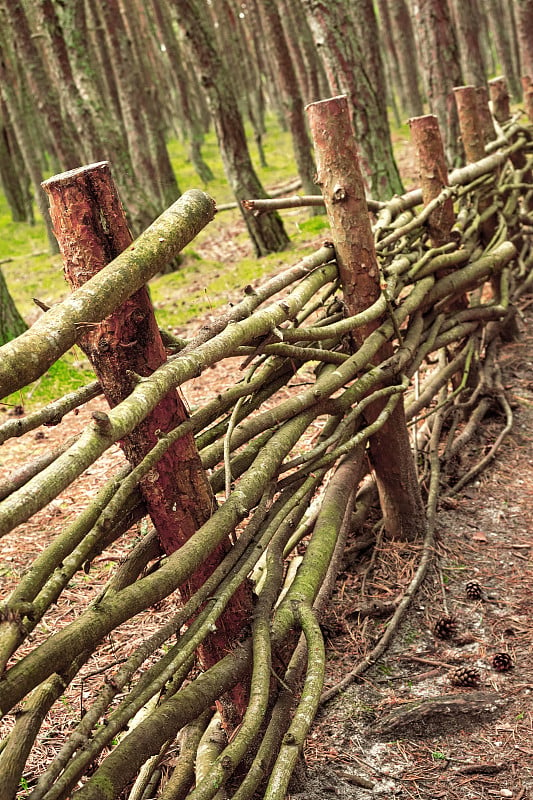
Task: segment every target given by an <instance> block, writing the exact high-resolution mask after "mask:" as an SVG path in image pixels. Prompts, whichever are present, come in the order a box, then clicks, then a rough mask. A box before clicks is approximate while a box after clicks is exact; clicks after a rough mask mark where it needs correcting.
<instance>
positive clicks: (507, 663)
mask: <svg viewBox="0 0 533 800" xmlns="http://www.w3.org/2000/svg"><path fill="white" fill-rule="evenodd" d="M492 666H493V667H494V669H496V670H498V672H507V671H508V670H510V669H512V668H513V659H512V658H511V656H510V655H509V653H494V655H493V656H492Z"/></svg>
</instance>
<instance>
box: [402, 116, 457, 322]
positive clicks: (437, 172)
mask: <svg viewBox="0 0 533 800" xmlns="http://www.w3.org/2000/svg"><path fill="white" fill-rule="evenodd" d="M409 127H410V129H411V136H412V137H413V144H414V146H415V150H416V157H417V161H418V175H419V179H420V188H421V189H422V200H423V203H424V206H427V205H428V203H430V202H431V201H432V200H434V199H435V198H436V197H438V196H439V194H440V193H441V192H442V190H443V189H444V188H445V187H446V186H448V185H449V183H448V169H447V167H446V157H445V155H444V144H443V141H442V136H441V132H440V128H439V122H438V119H437V117H436V116H435V115H434V114H425V115H424V116H422V117H412V118H411V119H410V120H409ZM454 223H455V212H454V210H453V200H452V198H451V197H450V198H448V199H447V200H445V201H444V203H442V204H441V205H440V206H438V208H436V209H435V210H434V211H432V212H431V214H430V215H429V220H428V227H429V235H430V237H431V243H432V245H433V246H434V247H441V246H442V245H444V244H447V243H448V242H449V241H451V238H452V237H451V232H452V228H453V225H454ZM450 272H451V270H439V272H437V278H443V277H445V276H446V275H448V274H449V273H450ZM467 305H468V298H467V296H466V295H464V296H462V297H457V298H456V299H455V300H453V302H450V304H449V305H448V306H447V308H449V309H452V308H454V309H457V308H466V307H467Z"/></svg>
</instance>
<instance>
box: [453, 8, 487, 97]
mask: <svg viewBox="0 0 533 800" xmlns="http://www.w3.org/2000/svg"><path fill="white" fill-rule="evenodd" d="M450 7H451V11H452V13H453V19H454V22H455V29H456V32H457V43H458V45H459V55H460V56H461V69H462V73H463V80H464V82H465V84H467V85H471V86H485V85H486V83H487V74H486V69H485V64H484V61H483V55H482V49H481V42H480V32H481V21H480V16H481V15H480V11H479V5H478V0H453V2H452V3H451V6H450Z"/></svg>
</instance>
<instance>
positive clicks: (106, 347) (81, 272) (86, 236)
mask: <svg viewBox="0 0 533 800" xmlns="http://www.w3.org/2000/svg"><path fill="white" fill-rule="evenodd" d="M45 188H46V191H47V193H48V196H49V198H50V203H51V205H50V213H51V216H52V219H53V222H54V230H55V232H56V236H57V238H58V241H59V244H60V248H61V253H62V255H63V260H64V265H65V276H66V278H67V281H68V282H69V284H70V286H71V288H72V289H77V288H79V287H80V286H82V285H83V284H85V283H86V282H87V281H88V280H89V279H90V278H92V277H93V275H95V274H96V273H97V272H99V271H100V270H101V269H102V268H103V267H105V266H106V264H108V263H109V262H110V261H112V260H113V259H114V258H115V257H116V256H118V255H119V254H120V253H121V252H123V251H124V250H126V249H127V248H128V247H130V246H131V244H132V237H131V234H130V232H129V230H128V227H127V223H126V219H125V216H124V211H123V209H122V205H121V203H120V200H119V197H118V193H117V191H116V189H115V186H114V183H113V182H112V179H111V174H110V170H109V165H108V164H107V162H100V163H99V164H94V165H91V166H89V167H83V168H81V169H79V170H72V171H71V172H67V173H63V174H62V175H58V176H56V177H55V178H51V179H50V180H48V181H47V182H46V183H45ZM79 344H80V345H81V347H82V348H83V350H84V351H85V353H86V354H87V356H88V357H89V359H90V361H91V363H92V365H93V366H94V369H95V371H96V374H97V377H98V379H99V381H100V383H101V385H102V388H103V389H104V393H105V396H106V399H107V400H108V402H109V405H110V406H111V407H114V406H116V405H117V404H118V403H120V401H121V400H123V399H124V398H125V397H127V396H128V395H129V394H130V392H131V390H132V389H133V387H134V386H135V384H136V383H137V382H138V381H139V379H140V378H142V377H146V376H147V375H151V374H152V372H154V371H155V370H156V369H157V368H158V367H159V366H161V364H163V363H165V361H166V353H165V348H164V346H163V342H162V340H161V336H160V334H159V330H158V327H157V323H156V320H155V315H154V311H153V308H152V304H151V302H150V298H149V296H148V291H147V289H146V287H143V288H141V289H139V290H138V291H137V292H135V293H134V294H132V295H131V297H129V298H128V299H127V300H126V301H125V302H124V303H123V304H122V305H121V306H120V308H118V309H117V310H116V311H115V312H113V314H111V315H110V316H108V317H107V318H106V319H105V320H103V321H102V322H100V323H98V324H95V325H88V326H87V329H86V330H85V331H82V334H81V337H80V341H79ZM187 417H188V414H187V411H186V408H185V405H184V402H183V400H182V398H181V397H180V396H179V395H178V393H177V392H175V393H169V394H168V395H167V397H166V398H165V400H164V401H162V402H161V403H160V404H159V406H157V408H156V409H154V411H153V412H152V414H151V415H150V416H149V417H148V418H147V419H146V420H145V422H144V423H142V424H141V425H140V426H139V427H138V428H137V429H136V431H135V432H134V433H132V434H131V435H130V436H128V437H127V439H125V440H124V442H123V448H124V451H125V453H126V455H127V457H128V460H129V461H131V463H132V464H137V463H138V462H139V461H140V460H141V459H142V458H143V456H144V455H146V453H147V452H148V451H149V450H150V449H151V448H152V447H153V446H154V445H155V444H156V442H157V441H158V438H159V437H160V436H161V435H164V434H165V433H166V432H168V431H170V430H171V429H172V428H173V427H176V425H178V424H179V423H181V422H183V421H184V420H185V419H186V418H187ZM142 488H143V496H144V497H145V500H146V502H147V507H148V508H149V511H150V515H151V516H152V519H153V522H154V525H155V527H156V530H157V532H158V536H159V540H160V542H161V546H162V548H163V550H164V551H165V552H166V553H167V554H168V553H172V552H174V550H177V549H178V548H179V547H180V546H181V545H182V544H183V542H184V541H187V539H189V538H190V537H191V536H192V534H193V533H194V531H195V530H196V529H197V528H198V527H200V525H202V524H203V523H204V522H205V521H206V519H208V517H209V516H210V514H211V510H212V504H213V498H212V496H211V493H210V491H209V485H208V483H207V480H206V477H205V475H204V473H203V470H202V469H201V466H200V460H199V457H198V453H197V452H196V447H195V445H194V440H193V438H192V435H190V434H189V435H187V436H184V437H183V438H182V439H180V440H179V441H178V442H177V443H176V445H175V446H174V447H173V448H171V449H170V450H169V452H168V453H167V456H164V457H163V458H162V459H161V461H160V462H159V463H158V465H157V471H154V473H153V474H151V475H150V476H148V478H147V479H145V483H144V486H143V487H142ZM173 509H174V510H173Z"/></svg>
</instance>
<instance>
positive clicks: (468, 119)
mask: <svg viewBox="0 0 533 800" xmlns="http://www.w3.org/2000/svg"><path fill="white" fill-rule="evenodd" d="M453 92H454V95H455V103H456V105H457V114H458V116H459V127H460V129H461V138H462V140H463V147H464V149H465V156H466V161H467V163H468V164H473V163H474V162H476V161H480V160H481V159H482V158H484V156H485V135H484V131H483V125H482V124H481V119H480V117H479V113H478V108H479V99H478V94H477V91H476V87H475V86H456V87H455V88H454V90H453Z"/></svg>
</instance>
